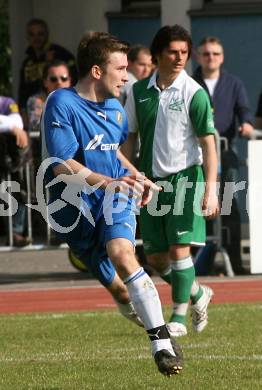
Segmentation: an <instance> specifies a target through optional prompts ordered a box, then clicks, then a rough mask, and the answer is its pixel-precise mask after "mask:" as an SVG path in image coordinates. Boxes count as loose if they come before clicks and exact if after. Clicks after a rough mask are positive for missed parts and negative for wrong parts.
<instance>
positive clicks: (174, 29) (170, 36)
mask: <svg viewBox="0 0 262 390" xmlns="http://www.w3.org/2000/svg"><path fill="white" fill-rule="evenodd" d="M173 41H183V42H187V45H188V58H190V55H191V50H192V39H191V36H190V34H189V32H188V31H187V30H186V29H185V28H184V27H182V26H180V25H178V24H175V25H174V26H164V27H162V28H160V30H158V32H157V33H156V35H155V37H154V39H153V41H152V43H151V54H152V60H153V62H154V63H156V57H157V55H159V54H161V53H162V52H163V50H165V49H166V48H167V47H168V46H169V44H170V42H173Z"/></svg>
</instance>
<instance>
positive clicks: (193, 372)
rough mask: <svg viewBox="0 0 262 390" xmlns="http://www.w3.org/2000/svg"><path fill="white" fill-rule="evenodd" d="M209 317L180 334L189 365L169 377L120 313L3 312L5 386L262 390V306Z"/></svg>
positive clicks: (0, 381) (0, 363)
mask: <svg viewBox="0 0 262 390" xmlns="http://www.w3.org/2000/svg"><path fill="white" fill-rule="evenodd" d="M165 315H166V317H167V318H168V315H169V311H168V310H165ZM209 317H210V324H209V326H208V328H207V329H206V330H205V331H204V332H203V333H202V334H199V335H195V334H193V332H192V331H191V330H190V331H189V335H188V336H186V337H184V338H182V339H180V342H181V345H182V347H183V350H184V357H185V366H184V370H183V371H182V373H181V374H180V375H178V376H173V377H171V378H166V377H164V376H162V375H161V374H160V373H158V371H157V369H156V366H155V364H154V362H153V359H152V358H151V356H150V350H149V342H148V341H147V337H145V334H144V331H143V330H142V329H140V328H138V327H136V326H135V325H133V324H131V323H129V322H128V321H127V320H125V319H124V318H122V317H121V316H120V315H119V314H118V313H117V312H116V311H107V312H81V313H61V314H30V315H1V316H0V321H1V327H0V340H1V341H0V345H1V347H0V389H1V390H9V389H10V390H31V389H36V390H41V389H48V390H64V389H68V390H69V389H70V390H82V389H83V390H84V389H94V390H100V389H107V390H115V389H130V390H133V389H134V390H140V389H148V390H158V389H161V390H166V389H167V390H169V389H172V390H174V389H176V390H177V389H178V390H180V389H181V390H182V389H183V390H195V389H196V390H212V389H216V390H224V389H230V390H234V389H243V390H244V389H245V390H249V389H250V390H256V389H257V390H258V389H259V390H261V389H262V303H260V304H259V303H258V304H245V305H244V304H237V305H213V306H212V305H211V307H210V310H209ZM188 320H189V321H190V318H189V319H188ZM189 328H190V327H189Z"/></svg>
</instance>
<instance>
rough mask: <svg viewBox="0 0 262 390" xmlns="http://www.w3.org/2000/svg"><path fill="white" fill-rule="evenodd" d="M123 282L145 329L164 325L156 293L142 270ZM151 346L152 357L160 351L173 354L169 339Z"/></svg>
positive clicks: (152, 284)
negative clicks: (163, 350) (167, 351)
mask: <svg viewBox="0 0 262 390" xmlns="http://www.w3.org/2000/svg"><path fill="white" fill-rule="evenodd" d="M124 282H125V284H126V286H127V289H128V293H129V296H130V299H131V301H132V302H133V305H134V308H135V311H136V312H137V314H138V315H139V317H140V318H141V320H142V321H143V324H144V327H145V329H146V330H150V329H154V328H158V327H161V326H163V325H165V321H164V318H163V313H162V307H161V302H160V299H159V295H158V291H157V289H156V288H155V285H154V283H153V282H152V280H151V278H150V277H149V276H148V274H147V273H146V272H145V271H144V269H143V268H142V267H141V268H139V269H138V270H137V271H136V272H134V273H133V274H132V275H130V276H129V277H128V278H127V279H126V280H124ZM151 345H152V353H153V355H154V354H155V353H156V352H157V351H160V350H162V349H167V350H169V351H170V352H171V353H173V348H172V345H171V341H170V338H166V339H159V340H154V341H152V342H151ZM173 354H174V353H173Z"/></svg>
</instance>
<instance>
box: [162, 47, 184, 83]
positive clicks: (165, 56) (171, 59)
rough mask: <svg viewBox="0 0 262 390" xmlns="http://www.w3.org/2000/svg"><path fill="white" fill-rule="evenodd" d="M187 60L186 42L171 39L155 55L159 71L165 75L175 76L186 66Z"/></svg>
mask: <svg viewBox="0 0 262 390" xmlns="http://www.w3.org/2000/svg"><path fill="white" fill-rule="evenodd" d="M187 60H188V44H187V42H185V41H172V42H170V43H169V46H168V47H167V48H165V49H164V50H163V51H162V53H161V54H159V55H158V56H157V66H158V69H159V73H162V74H163V75H166V76H167V77H170V76H171V77H172V76H174V77H176V76H177V75H178V74H179V73H180V72H181V71H182V70H183V69H184V67H185V66H186V63H187Z"/></svg>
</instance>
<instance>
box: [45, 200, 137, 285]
mask: <svg viewBox="0 0 262 390" xmlns="http://www.w3.org/2000/svg"><path fill="white" fill-rule="evenodd" d="M65 209H67V210H65ZM96 210H99V212H94V210H92V215H93V217H94V220H95V226H93V225H92V224H91V223H90V221H89V220H88V219H87V218H86V217H85V216H84V215H83V214H81V215H80V218H79V221H78V223H77V225H76V226H75V228H74V229H73V230H72V231H70V232H68V233H59V232H56V234H57V235H58V237H59V238H60V239H61V240H62V241H66V242H67V244H68V246H69V247H70V248H71V250H72V251H73V253H74V254H75V256H76V257H77V258H79V259H80V260H81V261H82V262H83V263H84V264H86V266H87V267H88V269H89V270H90V271H91V272H92V274H93V275H94V277H95V278H97V279H98V280H99V281H100V282H101V283H102V284H103V285H104V286H108V285H110V284H111V283H112V281H113V279H114V277H115V273H116V270H115V267H114V265H113V264H112V262H111V260H110V259H109V258H108V256H107V252H106V243H107V242H108V241H110V240H112V239H114V238H126V239H128V240H129V241H131V242H132V244H133V245H135V232H136V217H135V213H134V208H133V204H132V201H131V200H130V201H128V203H127V206H126V207H125V208H124V209H123V210H122V211H121V212H119V213H113V214H112V221H111V222H112V223H110V224H108V220H107V218H106V217H105V215H104V213H103V208H101V207H97V208H96ZM52 216H53V218H54V219H55V221H56V222H57V223H60V224H61V226H70V225H69V221H71V222H70V223H72V221H76V219H77V216H79V210H77V209H76V208H75V207H73V206H66V207H65V208H63V209H62V210H60V211H58V212H56V213H55V214H53V215H52ZM65 216H66V218H65ZM65 219H66V220H67V225H66V224H65V223H66V221H65ZM106 221H107V222H106Z"/></svg>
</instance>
